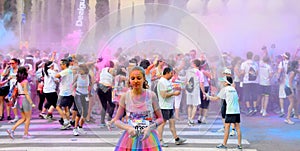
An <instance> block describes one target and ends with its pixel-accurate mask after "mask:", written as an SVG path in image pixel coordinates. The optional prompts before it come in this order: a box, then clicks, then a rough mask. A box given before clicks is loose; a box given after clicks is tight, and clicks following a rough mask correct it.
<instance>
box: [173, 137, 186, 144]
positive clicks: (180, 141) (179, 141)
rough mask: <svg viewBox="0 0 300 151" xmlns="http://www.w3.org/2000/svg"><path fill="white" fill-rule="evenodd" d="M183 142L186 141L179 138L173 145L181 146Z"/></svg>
mask: <svg viewBox="0 0 300 151" xmlns="http://www.w3.org/2000/svg"><path fill="white" fill-rule="evenodd" d="M185 141H186V139H184V138H179V140H178V141H175V144H176V145H181V144H183V143H184V142H185Z"/></svg>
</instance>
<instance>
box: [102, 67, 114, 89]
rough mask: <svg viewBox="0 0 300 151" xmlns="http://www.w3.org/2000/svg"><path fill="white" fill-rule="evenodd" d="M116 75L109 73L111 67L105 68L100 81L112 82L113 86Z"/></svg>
mask: <svg viewBox="0 0 300 151" xmlns="http://www.w3.org/2000/svg"><path fill="white" fill-rule="evenodd" d="M113 80H114V77H113V76H112V75H111V74H110V73H109V68H103V69H102V71H101V73H100V83H105V84H110V86H112V83H113Z"/></svg>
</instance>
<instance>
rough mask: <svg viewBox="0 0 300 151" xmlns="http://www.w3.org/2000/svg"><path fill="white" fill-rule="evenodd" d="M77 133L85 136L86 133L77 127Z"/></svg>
mask: <svg viewBox="0 0 300 151" xmlns="http://www.w3.org/2000/svg"><path fill="white" fill-rule="evenodd" d="M77 132H79V133H80V134H86V131H85V130H83V128H79V127H77Z"/></svg>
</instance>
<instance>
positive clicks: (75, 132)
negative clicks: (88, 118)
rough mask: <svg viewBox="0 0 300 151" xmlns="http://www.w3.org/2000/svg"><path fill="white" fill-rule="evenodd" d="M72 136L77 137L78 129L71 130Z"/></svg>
mask: <svg viewBox="0 0 300 151" xmlns="http://www.w3.org/2000/svg"><path fill="white" fill-rule="evenodd" d="M73 135H74V136H79V132H78V129H77V128H74V129H73Z"/></svg>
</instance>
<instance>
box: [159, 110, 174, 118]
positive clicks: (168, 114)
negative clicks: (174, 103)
mask: <svg viewBox="0 0 300 151" xmlns="http://www.w3.org/2000/svg"><path fill="white" fill-rule="evenodd" d="M161 113H162V115H163V118H164V120H165V121H167V120H169V119H173V118H174V110H173V109H161Z"/></svg>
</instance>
